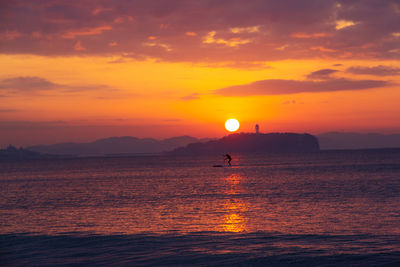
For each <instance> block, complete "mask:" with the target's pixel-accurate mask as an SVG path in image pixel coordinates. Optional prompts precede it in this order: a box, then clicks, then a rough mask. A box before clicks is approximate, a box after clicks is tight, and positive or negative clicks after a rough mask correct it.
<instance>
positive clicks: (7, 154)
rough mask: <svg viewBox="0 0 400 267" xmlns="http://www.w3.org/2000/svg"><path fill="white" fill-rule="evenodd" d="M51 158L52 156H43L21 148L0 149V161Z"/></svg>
mask: <svg viewBox="0 0 400 267" xmlns="http://www.w3.org/2000/svg"><path fill="white" fill-rule="evenodd" d="M52 157H53V156H52V155H45V154H41V153H39V152H34V151H30V150H27V149H23V148H16V147H14V146H8V147H7V148H6V149H0V160H26V159H47V158H52Z"/></svg>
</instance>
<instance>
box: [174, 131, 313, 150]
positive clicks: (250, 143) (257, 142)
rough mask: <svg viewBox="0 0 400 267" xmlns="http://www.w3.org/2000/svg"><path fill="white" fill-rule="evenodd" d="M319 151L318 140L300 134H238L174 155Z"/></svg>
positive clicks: (187, 148)
mask: <svg viewBox="0 0 400 267" xmlns="http://www.w3.org/2000/svg"><path fill="white" fill-rule="evenodd" d="M314 151H319V143H318V139H317V138H316V137H315V136H312V135H310V134H298V133H267V134H257V133H236V134H231V135H228V136H225V137H223V138H221V139H219V140H214V141H209V142H205V143H192V144H189V145H187V146H186V147H181V148H177V149H175V150H173V151H172V153H174V154H204V153H225V152H314Z"/></svg>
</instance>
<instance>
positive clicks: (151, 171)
mask: <svg viewBox="0 0 400 267" xmlns="http://www.w3.org/2000/svg"><path fill="white" fill-rule="evenodd" d="M232 158H233V160H232V165H233V166H231V167H213V166H214V165H223V164H224V160H223V155H208V156H195V157H193V156H172V155H142V156H131V157H87V158H71V159H46V160H26V161H8V162H0V265H1V266H400V149H374V150H353V151H350V150H348V151H345V150H343V151H320V152H315V153H300V154H299V153H297V154H296V153H291V154H234V153H233V154H232Z"/></svg>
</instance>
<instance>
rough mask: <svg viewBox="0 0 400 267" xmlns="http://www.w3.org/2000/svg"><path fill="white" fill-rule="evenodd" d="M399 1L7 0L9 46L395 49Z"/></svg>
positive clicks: (216, 54) (308, 52) (344, 54)
mask: <svg viewBox="0 0 400 267" xmlns="http://www.w3.org/2000/svg"><path fill="white" fill-rule="evenodd" d="M398 9H399V7H398V0H387V1H378V0H371V1H342V0H326V1H321V0H305V1H298V0H281V1H276V0H264V1H245V0H231V1H209V0H185V1H182V0H168V1H164V0H152V1H91V0H82V1H62V0H42V1H40V4H37V3H36V2H33V1H30V0H19V1H5V3H3V5H2V19H1V22H2V23H1V24H0V41H1V43H2V44H1V47H2V49H1V53H3V54H26V53H27V54H37V55H45V56H53V55H78V56H85V55H112V56H121V55H124V54H131V55H136V58H144V59H146V58H152V59H158V60H163V61H181V62H182V61H185V62H188V61H190V62H203V63H215V62H222V61H241V62H244V61H249V62H252V61H270V60H280V59H288V58H290V59H297V58H310V57H329V58H352V59H358V58H360V59H364V58H373V59H376V58H390V59H396V58H400V53H399V52H398V47H400V38H399V36H398V33H400V16H399V13H398ZM371 14H373V16H372V15H371ZM149 36H156V37H157V39H156V41H157V42H149V41H155V40H149V39H148V37H149ZM146 43H147V44H154V45H143V44H146ZM110 44H112V45H110ZM114 44H117V45H114Z"/></svg>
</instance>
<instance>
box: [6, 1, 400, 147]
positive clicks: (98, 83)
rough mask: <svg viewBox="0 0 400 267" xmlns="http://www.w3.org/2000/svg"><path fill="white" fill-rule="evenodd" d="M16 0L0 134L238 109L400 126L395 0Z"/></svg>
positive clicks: (317, 127) (61, 131)
mask: <svg viewBox="0 0 400 267" xmlns="http://www.w3.org/2000/svg"><path fill="white" fill-rule="evenodd" d="M12 2H13V3H4V2H3V3H1V5H3V6H2V8H1V11H0V17H1V27H0V70H1V72H0V146H5V145H7V144H14V145H23V146H25V145H33V144H39V143H56V142H65V141H80V142H82V141H92V140H95V139H98V138H103V137H109V136H125V135H129V136H137V137H155V138H165V137H171V136H177V135H192V136H195V137H220V136H223V135H225V134H227V132H226V130H225V129H224V122H225V120H226V119H228V118H237V119H238V120H239V121H240V123H241V128H240V130H241V131H253V128H254V125H255V124H256V123H258V124H259V125H260V128H261V130H262V131H263V132H271V131H278V132H285V131H292V132H309V133H313V134H317V133H321V132H326V131H355V132H380V133H395V132H397V133H398V132H400V125H399V119H398V114H400V105H399V104H398V102H399V100H400V86H399V83H400V62H399V58H400V4H399V3H398V2H397V1H368V3H367V2H366V1H365V2H356V3H352V2H349V1H347V2H346V1H317V0H315V1H308V2H307V5H305V6H304V5H299V4H298V2H297V1H294V0H292V1H289V0H285V1H279V2H280V3H279V4H278V3H277V2H276V1H239V0H237V1H234V0H232V1H226V2H225V1H224V2H219V3H217V2H218V1H215V2H213V1H184V2H182V1H175V0H172V1H146V2H145V3H144V2H133V1H132V2H122V1H121V2H120V1H113V2H111V1H89V0H87V1H76V2H69V1H68V2H66V1H41V2H37V3H33V2H31V1H23V0H22V1H12ZM296 3H297V4H296ZM371 12H373V14H374V16H373V17H371V16H370V14H371Z"/></svg>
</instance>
